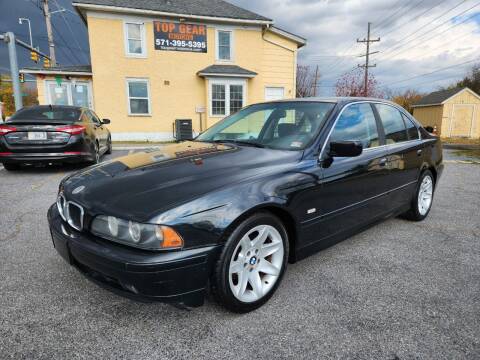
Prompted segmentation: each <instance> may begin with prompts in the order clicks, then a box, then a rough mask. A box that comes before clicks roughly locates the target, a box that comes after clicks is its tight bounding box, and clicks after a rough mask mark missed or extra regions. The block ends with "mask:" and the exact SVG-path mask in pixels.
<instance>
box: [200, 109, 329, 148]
mask: <svg viewBox="0 0 480 360" xmlns="http://www.w3.org/2000/svg"><path fill="white" fill-rule="evenodd" d="M334 105H335V104H334V103H327V102H299V101H295V102H294V101H292V102H278V103H266V104H258V105H252V106H249V107H246V108H244V109H242V110H240V111H239V112H238V113H236V114H234V115H232V116H229V117H227V118H225V119H224V120H222V121H221V122H219V123H218V124H216V125H214V126H212V127H211V128H210V129H208V130H207V131H205V132H204V133H203V134H201V135H200V136H199V137H198V138H197V140H198V141H212V142H222V141H225V142H228V141H231V142H239V143H250V144H252V145H258V146H262V147H271V148H275V149H283V150H300V149H303V148H305V146H307V145H308V143H310V141H311V140H312V139H313V137H314V136H315V135H316V134H317V132H318V130H319V128H320V126H321V125H322V124H323V122H324V121H325V119H326V118H327V116H328V114H329V113H330V111H331V110H332V108H333V107H334Z"/></svg>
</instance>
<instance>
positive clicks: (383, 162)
mask: <svg viewBox="0 0 480 360" xmlns="http://www.w3.org/2000/svg"><path fill="white" fill-rule="evenodd" d="M378 165H380V166H385V165H387V158H383V159H380V162H379V163H378Z"/></svg>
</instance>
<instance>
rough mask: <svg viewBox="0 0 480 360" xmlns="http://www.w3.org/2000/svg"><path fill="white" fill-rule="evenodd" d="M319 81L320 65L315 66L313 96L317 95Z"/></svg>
mask: <svg viewBox="0 0 480 360" xmlns="http://www.w3.org/2000/svg"><path fill="white" fill-rule="evenodd" d="M317 83H318V65H317V67H316V68H315V79H314V80H313V96H317Z"/></svg>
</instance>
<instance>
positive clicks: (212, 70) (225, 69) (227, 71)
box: [197, 65, 257, 78]
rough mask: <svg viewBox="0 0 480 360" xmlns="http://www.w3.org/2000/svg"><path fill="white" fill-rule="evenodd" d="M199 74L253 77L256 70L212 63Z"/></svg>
mask: <svg viewBox="0 0 480 360" xmlns="http://www.w3.org/2000/svg"><path fill="white" fill-rule="evenodd" d="M197 74H198V75H199V76H206V77H208V76H224V77H229V76H230V77H242V78H253V77H255V76H256V75H257V73H256V72H254V71H250V70H247V69H244V68H242V67H240V66H237V65H210V66H208V67H206V68H205V69H203V70H200V71H199V72H198V73H197Z"/></svg>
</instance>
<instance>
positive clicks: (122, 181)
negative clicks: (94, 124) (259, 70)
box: [61, 141, 302, 222]
mask: <svg viewBox="0 0 480 360" xmlns="http://www.w3.org/2000/svg"><path fill="white" fill-rule="evenodd" d="M301 156H302V152H299V151H282V150H272V149H265V148H255V147H251V146H234V145H228V144H212V143H204V142H195V141H190V142H183V143H179V144H170V145H165V146H162V147H161V148H160V149H159V150H151V151H144V152H139V153H135V154H131V155H128V156H124V157H119V158H116V159H115V160H112V161H108V162H105V163H102V164H100V165H98V166H95V167H92V168H88V169H86V170H84V171H81V172H78V173H76V174H74V175H72V176H70V177H68V178H66V179H65V180H64V181H63V182H62V184H61V187H62V189H63V191H64V193H65V195H66V197H67V198H68V199H69V200H73V201H76V202H78V203H79V204H81V205H83V206H84V207H85V208H86V209H87V210H89V211H90V213H92V215H95V214H108V215H113V216H117V217H120V218H125V219H132V220H135V221H139V222H146V221H149V220H150V219H152V218H153V217H154V216H156V215H158V214H160V213H161V212H163V211H166V210H169V209H171V208H173V207H175V206H178V205H180V204H183V203H186V202H189V201H192V200H194V199H196V198H198V197H200V196H202V195H204V194H207V193H209V192H212V191H215V190H219V189H223V188H225V187H226V186H232V185H234V184H236V183H238V182H240V181H244V180H246V179H253V178H258V177H261V176H265V175H268V174H272V173H273V172H275V171H281V169H284V168H285V167H287V166H291V165H292V164H293V163H294V162H296V161H297V160H300V158H301ZM227 202H228V199H225V203H227ZM220 205H223V204H205V210H206V209H208V208H209V207H215V206H220ZM197 210H198V209H197Z"/></svg>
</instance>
